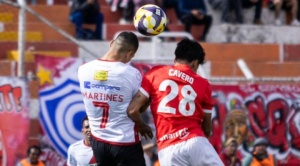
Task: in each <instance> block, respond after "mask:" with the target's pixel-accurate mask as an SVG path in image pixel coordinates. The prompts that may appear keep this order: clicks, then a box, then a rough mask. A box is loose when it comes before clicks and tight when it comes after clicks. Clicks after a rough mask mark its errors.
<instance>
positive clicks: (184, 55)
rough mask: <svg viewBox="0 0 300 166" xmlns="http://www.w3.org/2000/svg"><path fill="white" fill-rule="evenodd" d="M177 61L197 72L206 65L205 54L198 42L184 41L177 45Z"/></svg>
mask: <svg viewBox="0 0 300 166" xmlns="http://www.w3.org/2000/svg"><path fill="white" fill-rule="evenodd" d="M175 61H176V62H179V63H187V64H189V65H190V66H191V67H192V69H193V70H194V71H197V69H198V66H199V65H200V64H204V63H205V52H204V50H203V48H202V46H201V45H200V44H199V43H198V42H197V41H194V40H190V39H183V40H181V41H180V42H179V43H178V44H177V47H176V50H175Z"/></svg>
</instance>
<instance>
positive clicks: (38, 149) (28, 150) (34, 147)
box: [27, 145, 42, 156]
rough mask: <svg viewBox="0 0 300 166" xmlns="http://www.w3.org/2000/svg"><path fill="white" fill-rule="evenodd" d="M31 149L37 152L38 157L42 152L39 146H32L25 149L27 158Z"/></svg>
mask: <svg viewBox="0 0 300 166" xmlns="http://www.w3.org/2000/svg"><path fill="white" fill-rule="evenodd" d="M31 149H36V150H37V151H39V155H40V154H41V153H42V150H41V148H40V147H39V146H37V145H32V146H30V147H29V148H28V149H27V156H29V154H30V151H31Z"/></svg>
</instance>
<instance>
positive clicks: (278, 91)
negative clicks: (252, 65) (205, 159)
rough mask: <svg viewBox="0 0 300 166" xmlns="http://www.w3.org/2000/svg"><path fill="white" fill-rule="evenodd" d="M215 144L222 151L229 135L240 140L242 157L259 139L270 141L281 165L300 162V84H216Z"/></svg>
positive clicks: (270, 151)
mask: <svg viewBox="0 0 300 166" xmlns="http://www.w3.org/2000/svg"><path fill="white" fill-rule="evenodd" d="M212 88H213V96H214V102H215V103H214V112H213V113H214V114H213V119H212V122H213V135H212V137H211V139H210V140H211V143H212V144H213V145H214V147H215V148H216V150H217V151H219V152H220V151H221V149H222V143H223V142H224V140H225V139H226V138H227V137H229V136H235V137H237V138H238V142H239V144H240V152H241V155H242V156H245V155H247V154H248V153H249V152H250V151H251V150H252V144H253V141H254V140H255V138H258V137H265V138H267V139H268V140H269V147H268V152H269V153H271V154H274V155H275V157H276V159H277V160H278V161H279V164H280V163H281V164H283V165H286V164H288V165H292V164H296V163H297V162H300V85H278V84H254V85H253V84H252V85H251V84H250V85H249V84H243V85H213V86H212Z"/></svg>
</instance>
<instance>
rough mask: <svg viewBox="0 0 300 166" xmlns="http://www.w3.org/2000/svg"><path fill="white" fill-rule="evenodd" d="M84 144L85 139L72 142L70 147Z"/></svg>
mask: <svg viewBox="0 0 300 166" xmlns="http://www.w3.org/2000/svg"><path fill="white" fill-rule="evenodd" d="M82 144H83V140H80V141H77V142H74V143H73V144H71V145H70V146H69V149H76V148H77V147H80V146H82Z"/></svg>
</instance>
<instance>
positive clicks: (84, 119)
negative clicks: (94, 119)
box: [81, 116, 89, 128]
mask: <svg viewBox="0 0 300 166" xmlns="http://www.w3.org/2000/svg"><path fill="white" fill-rule="evenodd" d="M86 120H89V119H88V117H87V116H85V117H83V118H82V120H81V126H82V128H83V122H84V121H86Z"/></svg>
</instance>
